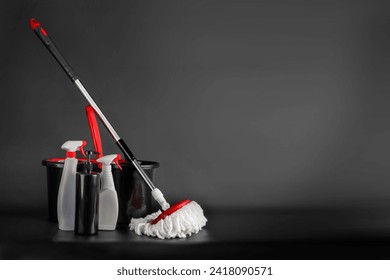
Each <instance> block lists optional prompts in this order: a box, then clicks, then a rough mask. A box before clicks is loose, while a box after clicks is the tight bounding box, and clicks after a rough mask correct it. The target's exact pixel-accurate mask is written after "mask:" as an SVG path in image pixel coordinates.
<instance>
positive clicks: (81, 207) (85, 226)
mask: <svg viewBox="0 0 390 280" xmlns="http://www.w3.org/2000/svg"><path fill="white" fill-rule="evenodd" d="M85 154H86V155H87V161H86V162H85V163H84V170H83V171H82V172H80V173H77V174H76V220H75V227H74V233H75V234H81V235H94V234H97V232H98V219H99V212H98V211H99V192H100V174H99V173H97V172H93V164H92V162H91V156H92V155H94V154H95V155H96V154H98V153H97V152H94V151H85Z"/></svg>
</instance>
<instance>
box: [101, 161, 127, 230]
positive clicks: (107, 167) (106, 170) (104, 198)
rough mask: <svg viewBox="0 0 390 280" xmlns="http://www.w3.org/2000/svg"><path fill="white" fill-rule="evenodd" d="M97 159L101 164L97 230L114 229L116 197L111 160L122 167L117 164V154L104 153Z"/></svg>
mask: <svg viewBox="0 0 390 280" xmlns="http://www.w3.org/2000/svg"><path fill="white" fill-rule="evenodd" d="M97 161H98V162H100V163H102V164H103V167H102V172H101V174H100V178H101V179H100V180H101V191H100V197H99V230H115V227H116V222H117V220H118V197H117V194H116V191H115V185H114V179H113V177H112V173H111V169H112V168H111V162H113V161H114V162H115V163H116V164H117V165H118V167H119V168H120V169H122V168H121V167H120V165H119V157H118V155H106V156H104V157H101V158H99V159H97Z"/></svg>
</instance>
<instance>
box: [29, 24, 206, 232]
mask: <svg viewBox="0 0 390 280" xmlns="http://www.w3.org/2000/svg"><path fill="white" fill-rule="evenodd" d="M30 27H31V29H32V30H33V31H34V33H35V34H36V35H37V36H38V38H39V39H40V40H41V41H42V43H43V44H44V45H45V47H46V48H47V49H48V50H49V52H50V53H51V54H52V55H53V56H54V58H55V59H56V60H57V62H58V63H59V64H60V65H61V67H62V69H63V70H64V71H65V72H66V74H67V75H68V77H69V78H70V79H71V81H72V82H73V83H74V84H75V85H76V87H77V88H78V89H79V90H80V92H81V94H82V95H83V96H84V98H85V99H86V100H87V102H88V103H89V104H90V105H91V106H92V108H93V109H94V111H95V112H96V114H97V115H98V117H99V118H100V120H101V121H102V122H103V124H104V126H105V127H106V128H107V130H108V131H109V133H110V134H111V136H112V137H113V138H114V140H115V142H116V144H117V145H118V147H119V148H120V149H121V150H122V152H123V153H124V155H125V157H126V159H127V160H128V161H129V162H131V164H132V165H133V166H134V168H135V169H136V170H137V172H138V173H139V174H140V176H141V177H142V179H143V180H144V181H145V183H146V184H147V186H148V187H149V188H150V190H151V193H152V196H153V198H154V199H155V200H156V201H157V202H158V203H159V204H160V206H161V208H162V210H163V212H161V211H158V212H156V213H154V214H151V215H149V216H146V217H145V218H143V219H132V220H131V222H130V225H129V227H130V229H131V230H134V231H135V233H136V234H139V235H141V234H144V235H148V236H153V237H158V238H161V239H164V238H175V237H179V238H185V237H186V236H191V235H192V234H194V233H198V232H199V230H201V229H202V227H204V226H205V225H206V222H207V219H206V218H205V216H204V214H203V210H202V208H201V207H200V206H199V204H197V203H196V202H195V201H190V200H183V201H181V202H179V203H177V204H175V205H173V206H172V207H171V206H170V205H169V203H168V202H167V201H166V200H165V198H164V195H163V194H162V192H161V191H160V190H159V189H158V188H156V187H155V186H154V184H153V182H152V181H151V180H150V178H149V177H148V175H147V174H146V173H145V171H144V170H143V169H142V167H141V165H140V164H139V163H138V160H137V159H136V157H135V156H134V154H133V153H132V152H131V150H130V148H129V147H128V146H127V145H126V143H125V141H124V140H123V139H122V138H121V137H119V135H118V133H117V132H116V131H115V130H114V128H113V127H112V125H111V124H110V122H109V121H108V120H107V118H106V117H105V116H104V114H103V113H102V111H101V110H100V109H99V107H98V106H97V104H96V103H95V101H94V100H93V99H92V97H91V96H90V95H89V93H88V91H87V90H86V89H85V87H84V86H83V84H82V83H81V81H80V79H79V77H78V76H77V75H76V74H75V72H74V71H73V70H72V68H71V67H70V65H69V64H68V63H67V61H66V60H65V58H64V57H63V56H62V55H61V54H60V52H59V51H58V49H57V48H56V46H55V45H54V43H53V41H52V40H51V39H50V38H49V35H48V33H47V32H46V30H45V29H44V28H43V27H42V26H41V24H40V23H39V22H38V21H37V20H36V19H31V20H30Z"/></svg>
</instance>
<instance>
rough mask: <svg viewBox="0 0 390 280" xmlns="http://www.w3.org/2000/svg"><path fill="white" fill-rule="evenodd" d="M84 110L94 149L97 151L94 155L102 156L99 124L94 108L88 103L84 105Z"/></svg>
mask: <svg viewBox="0 0 390 280" xmlns="http://www.w3.org/2000/svg"><path fill="white" fill-rule="evenodd" d="M85 111H86V113H87V118H88V124H89V129H90V130H91V135H92V141H93V146H94V147H95V151H96V152H98V153H99V154H98V155H96V157H97V158H100V157H102V156H103V148H102V140H101V138H100V131H99V126H98V123H97V121H96V116H95V110H94V109H93V108H92V106H90V105H88V106H86V107H85Z"/></svg>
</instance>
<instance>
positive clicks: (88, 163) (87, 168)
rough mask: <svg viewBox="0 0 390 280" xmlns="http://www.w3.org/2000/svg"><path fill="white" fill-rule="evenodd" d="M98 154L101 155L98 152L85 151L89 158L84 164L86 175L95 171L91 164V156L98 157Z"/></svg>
mask: <svg viewBox="0 0 390 280" xmlns="http://www.w3.org/2000/svg"><path fill="white" fill-rule="evenodd" d="M98 154H99V153H98V152H96V151H90V150H87V151H85V155H86V157H87V161H86V162H85V163H84V172H85V173H88V174H91V172H92V171H93V164H92V162H91V156H92V155H98Z"/></svg>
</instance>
